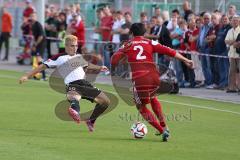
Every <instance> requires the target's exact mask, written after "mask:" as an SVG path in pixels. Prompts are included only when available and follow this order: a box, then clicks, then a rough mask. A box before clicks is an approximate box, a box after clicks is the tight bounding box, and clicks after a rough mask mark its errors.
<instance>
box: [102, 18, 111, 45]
mask: <svg viewBox="0 0 240 160" xmlns="http://www.w3.org/2000/svg"><path fill="white" fill-rule="evenodd" d="M112 26H113V17H112V16H105V17H103V18H102V19H101V22H100V28H101V35H102V40H103V41H111V40H112V34H111V31H112Z"/></svg>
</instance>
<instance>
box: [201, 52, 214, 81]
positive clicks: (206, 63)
mask: <svg viewBox="0 0 240 160" xmlns="http://www.w3.org/2000/svg"><path fill="white" fill-rule="evenodd" d="M199 51H200V52H201V53H203V54H206V55H209V49H200V50H199ZM200 59H201V62H202V70H203V75H204V77H205V84H206V85H211V84H212V83H213V80H212V71H211V62H210V57H209V56H200Z"/></svg>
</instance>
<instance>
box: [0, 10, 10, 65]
mask: <svg viewBox="0 0 240 160" xmlns="http://www.w3.org/2000/svg"><path fill="white" fill-rule="evenodd" d="M1 11H2V14H0V15H2V17H1V21H2V26H1V29H2V30H1V35H0V55H1V49H2V44H3V43H4V44H5V56H4V58H3V59H2V60H3V61H7V60H8V53H9V38H10V36H11V32H12V27H13V24H12V16H11V15H10V13H8V12H7V10H6V8H5V7H2V9H1Z"/></svg>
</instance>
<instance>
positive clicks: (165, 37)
mask: <svg viewBox="0 0 240 160" xmlns="http://www.w3.org/2000/svg"><path fill="white" fill-rule="evenodd" d="M157 25H158V30H157V34H156V35H157V40H158V42H159V43H160V44H162V45H165V46H168V47H170V48H172V39H171V37H170V32H169V30H168V29H167V27H166V26H165V25H164V24H163V19H162V18H161V17H158V18H157ZM169 62H170V60H169V57H168V56H165V55H158V63H159V64H162V65H165V66H166V67H168V66H169Z"/></svg>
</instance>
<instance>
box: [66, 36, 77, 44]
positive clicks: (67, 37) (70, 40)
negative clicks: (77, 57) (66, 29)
mask: <svg viewBox="0 0 240 160" xmlns="http://www.w3.org/2000/svg"><path fill="white" fill-rule="evenodd" d="M75 41H78V38H77V37H76V36H74V35H71V34H70V35H67V36H66V38H65V44H66V45H68V44H69V43H71V42H75Z"/></svg>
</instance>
